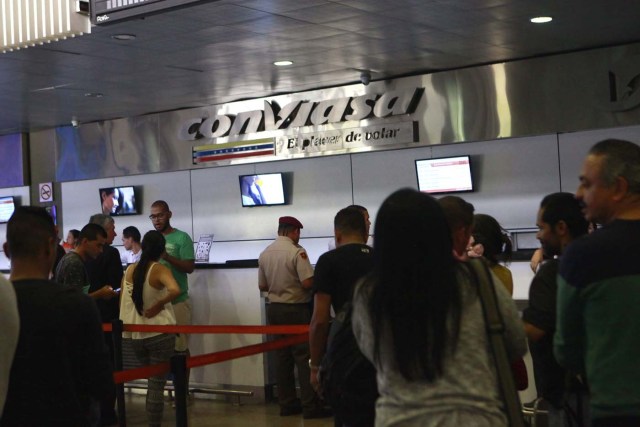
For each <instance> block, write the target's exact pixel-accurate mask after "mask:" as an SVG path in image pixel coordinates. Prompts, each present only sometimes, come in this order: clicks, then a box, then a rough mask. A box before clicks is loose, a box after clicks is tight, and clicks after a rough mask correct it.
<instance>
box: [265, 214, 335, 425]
mask: <svg viewBox="0 0 640 427" xmlns="http://www.w3.org/2000/svg"><path fill="white" fill-rule="evenodd" d="M300 229H302V223H301V222H300V221H298V220H297V219H296V218H294V217H292V216H283V217H280V219H279V221H278V237H277V238H276V240H275V241H274V242H273V243H272V244H270V245H269V246H267V248H266V249H265V250H264V251H263V252H262V253H261V254H260V259H259V268H258V287H259V288H260V290H261V291H263V292H268V298H269V304H267V322H268V323H269V324H270V325H308V324H309V321H310V320H311V308H310V304H309V303H310V301H311V294H312V293H311V288H312V286H313V267H312V266H311V263H310V262H309V256H308V255H307V252H306V251H305V250H304V248H303V247H302V246H300V245H299V244H298V242H299V241H300ZM278 337H283V336H278ZM276 353H277V363H276V365H277V366H276V371H277V373H276V377H277V378H276V381H277V384H278V403H279V404H280V415H281V416H288V415H295V414H300V413H302V414H303V417H304V418H305V419H309V418H321V417H329V416H331V412H329V411H326V410H324V408H323V407H322V406H321V404H320V401H319V399H318V396H317V395H316V393H315V392H314V390H313V388H312V387H311V384H310V383H309V376H310V372H309V364H308V363H309V343H308V342H305V343H302V344H297V345H294V346H291V347H286V348H282V349H280V350H277V352H276ZM294 366H295V367H297V368H298V379H299V381H300V394H301V399H298V398H297V397H296V382H295V375H294Z"/></svg>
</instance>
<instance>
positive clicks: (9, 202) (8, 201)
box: [0, 196, 16, 223]
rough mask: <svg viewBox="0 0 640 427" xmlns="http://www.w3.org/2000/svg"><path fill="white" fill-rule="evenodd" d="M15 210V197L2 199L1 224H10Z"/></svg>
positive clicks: (0, 202) (0, 209)
mask: <svg viewBox="0 0 640 427" xmlns="http://www.w3.org/2000/svg"><path fill="white" fill-rule="evenodd" d="M15 210H16V202H15V199H14V198H13V196H5V197H0V223H3V222H8V221H9V218H11V215H13V211H15Z"/></svg>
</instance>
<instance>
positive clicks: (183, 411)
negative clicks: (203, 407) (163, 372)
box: [171, 354, 188, 427]
mask: <svg viewBox="0 0 640 427" xmlns="http://www.w3.org/2000/svg"><path fill="white" fill-rule="evenodd" d="M171 373H172V374H173V387H174V392H175V396H174V399H175V404H176V427H187V393H188V390H187V356H186V355H185V354H175V355H173V356H171Z"/></svg>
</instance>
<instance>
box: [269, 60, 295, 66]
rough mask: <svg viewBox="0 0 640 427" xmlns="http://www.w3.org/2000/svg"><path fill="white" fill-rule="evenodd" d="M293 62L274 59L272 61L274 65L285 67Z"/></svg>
mask: <svg viewBox="0 0 640 427" xmlns="http://www.w3.org/2000/svg"><path fill="white" fill-rule="evenodd" d="M291 64H293V61H276V62H274V63H273V65H275V66H276V67H286V66H287V65H291Z"/></svg>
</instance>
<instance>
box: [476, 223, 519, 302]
mask: <svg viewBox="0 0 640 427" xmlns="http://www.w3.org/2000/svg"><path fill="white" fill-rule="evenodd" d="M469 249H470V251H469V255H470V256H474V255H476V256H483V257H484V258H485V259H486V260H487V262H488V264H489V268H490V269H491V272H492V273H493V274H495V275H496V276H497V277H498V279H500V281H501V282H502V284H503V285H504V286H505V287H506V288H507V291H509V295H513V276H512V275H511V270H509V269H508V268H507V267H506V266H504V265H502V264H500V263H501V262H503V263H505V264H507V263H509V262H510V261H511V254H512V251H513V244H512V243H511V239H510V238H509V234H508V233H507V232H506V231H505V229H504V228H502V226H501V225H500V223H498V220H496V219H495V218H494V217H492V216H491V215H486V214H476V215H474V216H473V236H472V242H471V244H470V248H469Z"/></svg>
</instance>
